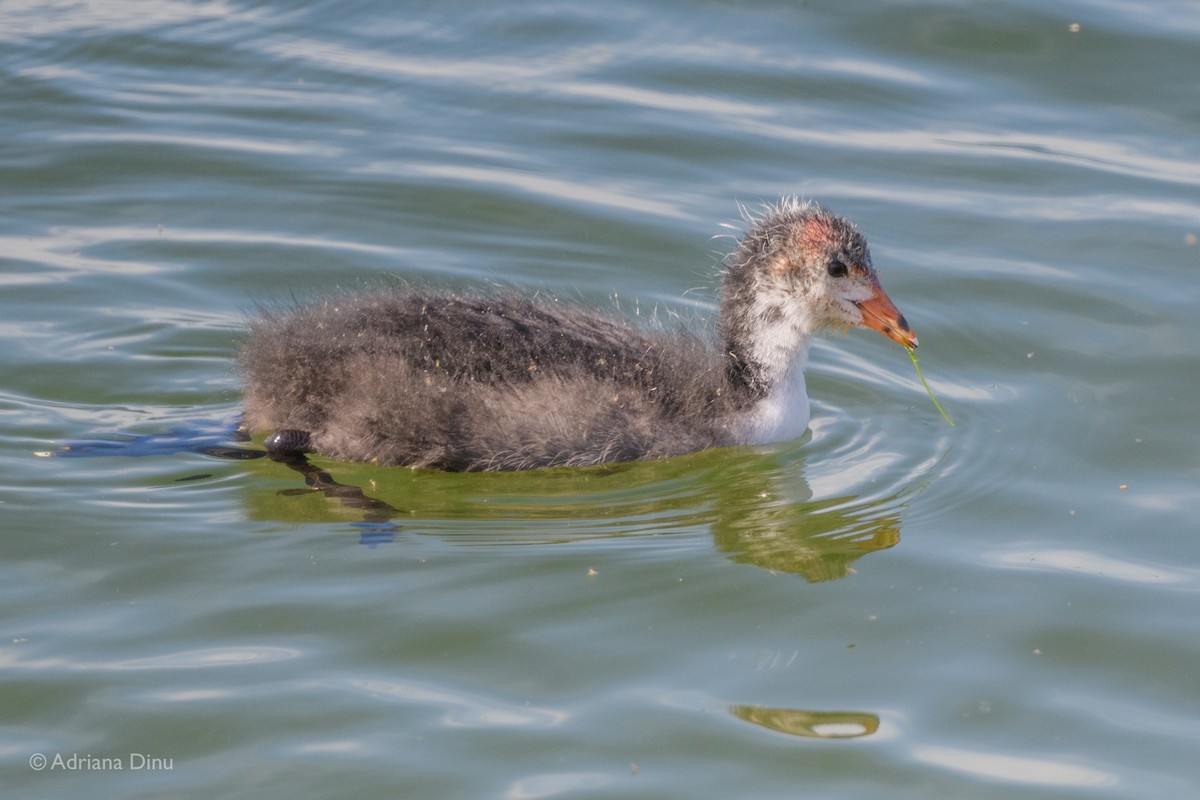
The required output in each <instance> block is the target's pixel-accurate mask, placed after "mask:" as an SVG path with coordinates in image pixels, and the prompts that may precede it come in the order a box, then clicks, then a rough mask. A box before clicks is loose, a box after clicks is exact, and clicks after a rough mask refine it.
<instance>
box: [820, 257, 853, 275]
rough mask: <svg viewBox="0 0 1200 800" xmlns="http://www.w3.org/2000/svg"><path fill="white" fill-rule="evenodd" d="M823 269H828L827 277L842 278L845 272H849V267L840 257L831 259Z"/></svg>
mask: <svg viewBox="0 0 1200 800" xmlns="http://www.w3.org/2000/svg"><path fill="white" fill-rule="evenodd" d="M825 269H827V270H829V277H831V278H844V277H846V274H847V273H848V272H850V268H849V267H847V266H846V262H844V261H842V260H841V259H840V258H835V259H834V260H833V261H830V262H829V263H828V264H827V265H826V266H825Z"/></svg>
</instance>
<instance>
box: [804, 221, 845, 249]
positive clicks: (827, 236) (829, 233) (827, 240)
mask: <svg viewBox="0 0 1200 800" xmlns="http://www.w3.org/2000/svg"><path fill="white" fill-rule="evenodd" d="M839 237H840V234H839V232H838V229H837V227H836V225H835V224H834V220H833V218H832V217H828V216H825V215H824V214H822V215H819V216H816V217H812V218H811V219H807V220H805V221H804V222H803V223H802V224H801V225H800V226H799V228H798V230H797V231H796V240H797V244H799V245H800V247H802V248H803V249H804V250H805V251H807V252H810V253H818V252H824V251H825V250H828V249H829V248H830V247H832V246H834V245H835V244H836V243H837V241H838V239H839Z"/></svg>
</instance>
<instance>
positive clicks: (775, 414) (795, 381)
mask: <svg viewBox="0 0 1200 800" xmlns="http://www.w3.org/2000/svg"><path fill="white" fill-rule="evenodd" d="M807 361H808V345H807V344H806V345H805V346H804V349H803V350H802V351H801V352H800V354H799V355H798V356H797V357H796V358H794V359H793V360H792V362H791V363H790V364H789V365H788V366H787V368H786V370H785V371H784V373H783V375H782V376H780V377H779V379H778V380H776V381H775V383H774V384H773V385H772V386H771V389H770V391H769V392H768V393H767V396H766V397H764V398H763V399H762V400H759V401H758V402H757V403H755V404H754V406H753V407H751V408H750V409H749V410H748V411H745V412H743V413H742V415H741V417H740V418H739V419H738V421H737V424H736V430H737V438H738V441H739V442H740V443H741V444H771V443H773V442H786V441H789V440H791V439H797V438H799V437H800V436H801V435H802V434H803V433H804V431H805V430H807V429H808V421H809V418H810V414H811V412H810V408H809V404H808V388H807V387H806V386H805V383H804V365H805V363H806V362H807Z"/></svg>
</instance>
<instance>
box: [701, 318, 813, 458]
mask: <svg viewBox="0 0 1200 800" xmlns="http://www.w3.org/2000/svg"><path fill="white" fill-rule="evenodd" d="M775 308H777V307H776V306H770V307H767V308H763V307H755V306H754V304H753V303H752V304H751V305H750V306H748V307H746V308H743V309H740V312H741V313H735V314H727V315H726V316H724V317H723V318H722V324H721V341H722V346H723V349H724V353H725V357H726V359H727V362H726V369H727V374H728V379H729V382H730V383H731V384H732V385H733V388H734V390H735V391H736V392H737V393H739V394H740V395H742V396H743V397H744V398H745V399H746V402H745V403H744V404H743V405H742V410H740V411H739V412H738V413H737V415H736V419H735V420H733V421H732V426H733V430H734V435H735V437H736V438H737V440H738V441H739V442H740V443H742V444H766V443H769V442H782V441H787V440H789V439H795V438H797V437H799V436H800V435H801V434H803V433H804V431H805V429H806V428H807V427H808V421H809V403H808V391H807V387H806V386H805V383H804V367H805V365H806V364H807V362H808V351H809V347H810V345H811V342H812V333H811V332H810V330H809V326H808V325H806V324H805V323H806V322H807V321H806V320H799V319H795V318H792V317H789V316H788V315H787V314H786V313H783V314H779V313H776V312H775V311H774V309H775ZM726 311H729V309H726ZM734 311H735V312H736V311H739V310H738V309H734Z"/></svg>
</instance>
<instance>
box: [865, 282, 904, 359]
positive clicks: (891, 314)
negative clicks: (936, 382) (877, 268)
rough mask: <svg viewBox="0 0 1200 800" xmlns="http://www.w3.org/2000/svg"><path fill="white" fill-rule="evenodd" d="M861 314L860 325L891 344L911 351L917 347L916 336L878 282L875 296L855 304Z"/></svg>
mask: <svg viewBox="0 0 1200 800" xmlns="http://www.w3.org/2000/svg"><path fill="white" fill-rule="evenodd" d="M856 305H857V306H858V310H859V311H861V312H862V317H863V320H862V324H863V326H864V327H866V328H870V329H871V330H873V331H879V332H880V333H882V334H883V335H884V336H886V337H887V338H889V339H891V340H892V341H893V342H898V343H899V344H902V345H904V346H905V347H907V348H909V349H912V348H914V347H916V346H917V335H916V334H915V333H913V330H912V328H910V327H908V320H906V319H905V318H904V315H903V314H901V313H900V310H899V309H898V308H896V306H895V305H894V304H893V303H892V300H891V298H889V297H888V296H887V294H886V293H885V292H884V291H883V287H882V286H880V285H879V283H878V282H876V284H875V294H873V295H871V296H870V297H868V298H867V299H866V300H863V301H862V302H861V303H857V304H856Z"/></svg>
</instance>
